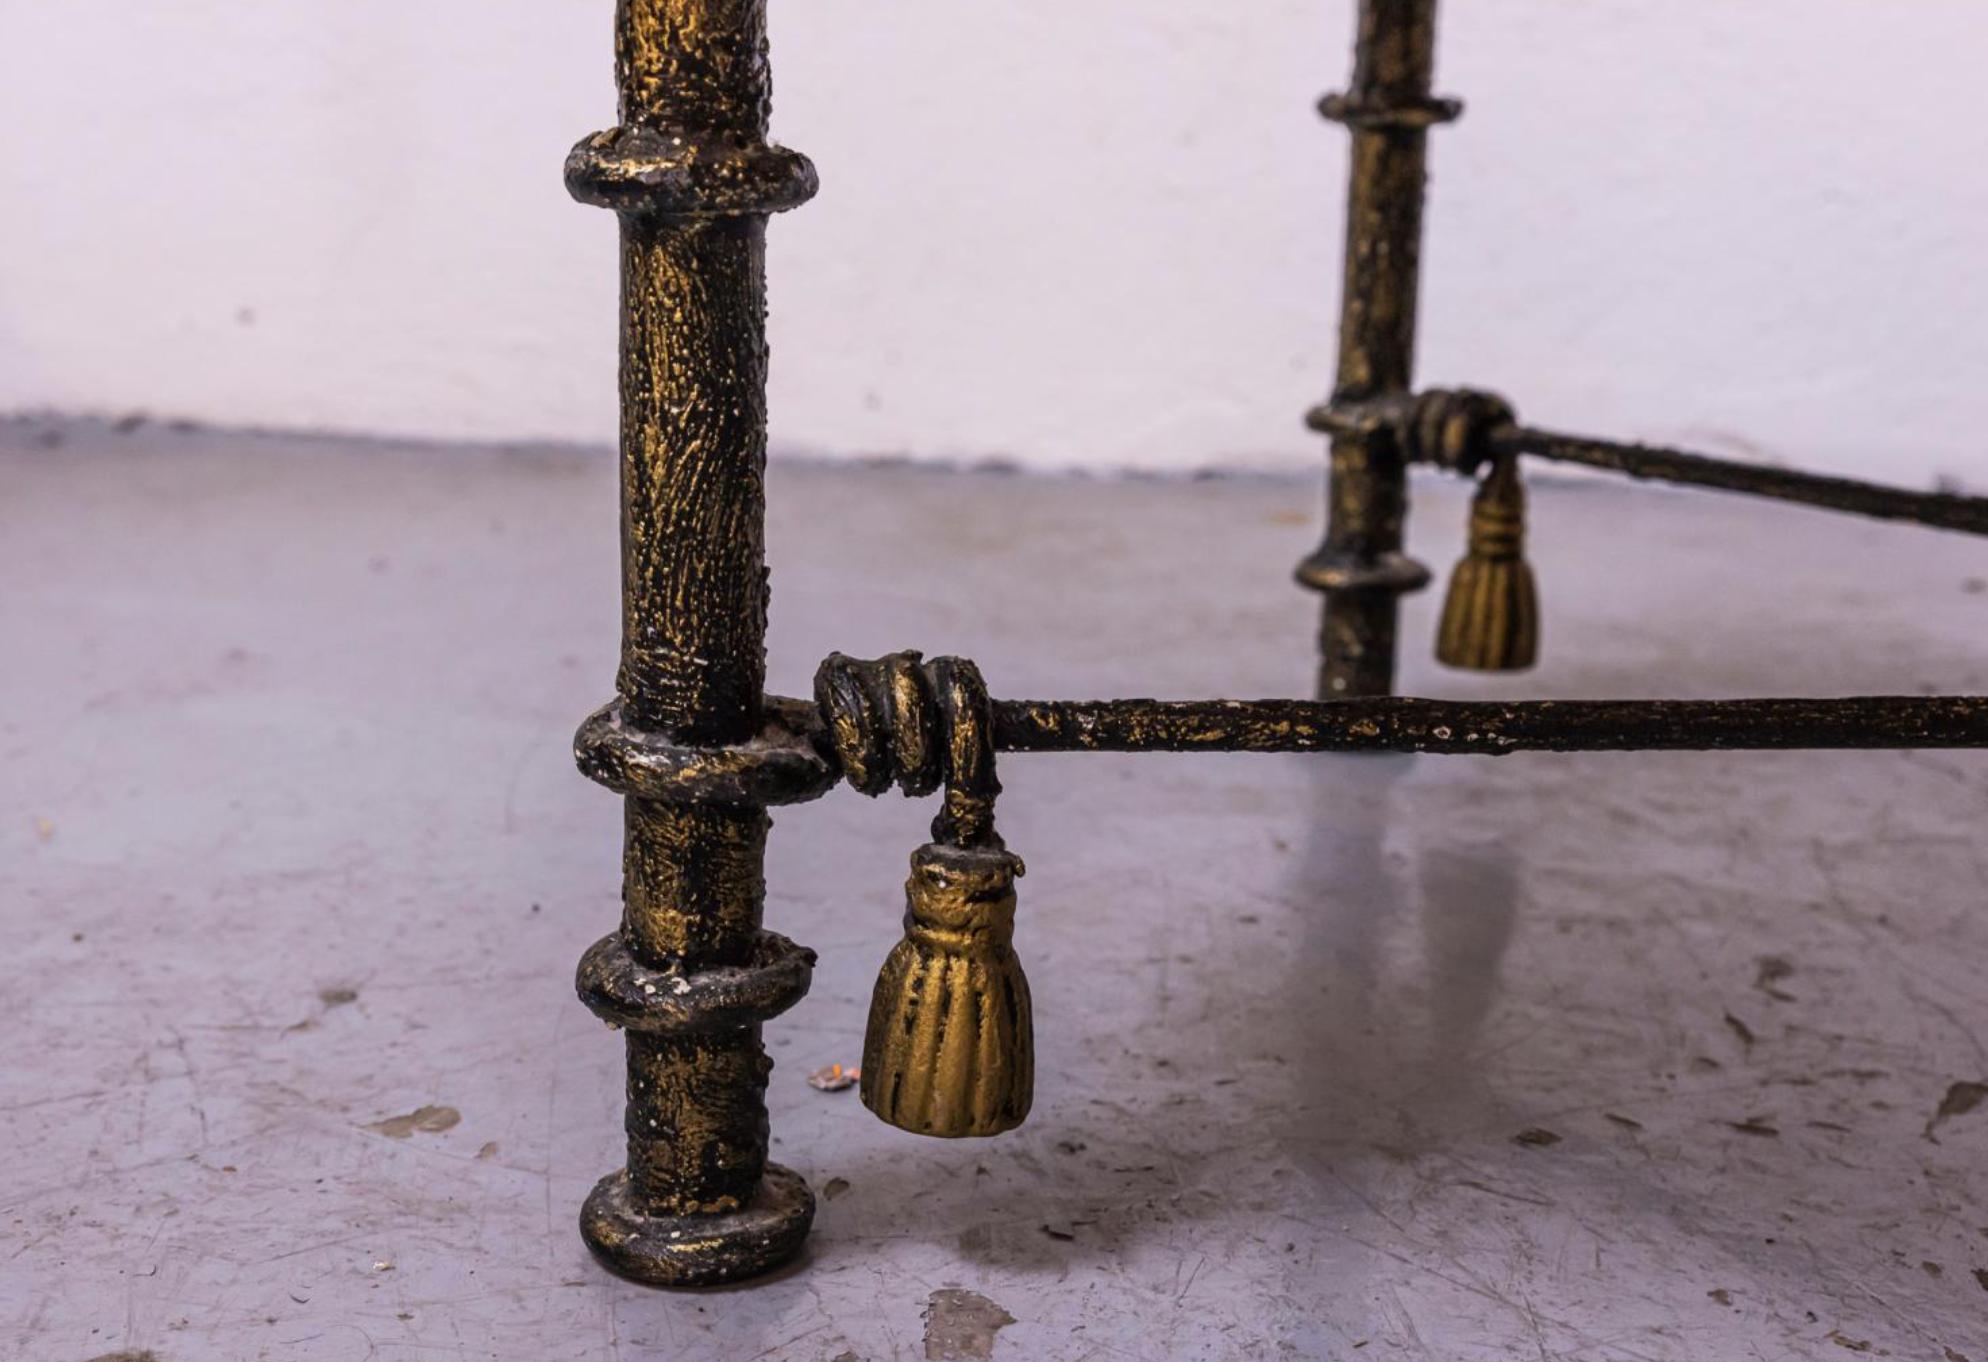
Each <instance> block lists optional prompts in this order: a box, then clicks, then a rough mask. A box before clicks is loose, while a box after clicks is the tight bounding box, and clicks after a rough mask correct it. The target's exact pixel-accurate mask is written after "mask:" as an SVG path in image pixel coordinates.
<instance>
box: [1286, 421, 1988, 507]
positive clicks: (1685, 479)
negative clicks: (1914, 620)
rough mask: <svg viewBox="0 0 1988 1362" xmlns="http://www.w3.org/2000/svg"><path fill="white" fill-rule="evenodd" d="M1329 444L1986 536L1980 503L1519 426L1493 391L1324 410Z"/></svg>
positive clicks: (1448, 464) (1443, 463) (1459, 468)
mask: <svg viewBox="0 0 1988 1362" xmlns="http://www.w3.org/2000/svg"><path fill="white" fill-rule="evenodd" d="M1305 419H1306V424H1308V425H1310V426H1311V427H1312V429H1314V430H1317V431H1320V432H1321V433H1324V434H1329V435H1332V436H1334V437H1335V438H1340V437H1344V438H1347V439H1359V440H1383V441H1386V442H1388V443H1389V444H1390V445H1391V446H1392V448H1393V449H1394V452H1395V455H1396V457H1397V458H1399V459H1401V460H1402V461H1403V462H1406V463H1427V464H1434V465H1435V466H1437V467H1439V468H1443V469H1447V470H1448V471H1450V472H1453V473H1465V474H1469V473H1475V472H1476V471H1477V470H1478V469H1479V468H1480V467H1482V466H1483V465H1485V464H1486V463H1489V462H1490V461H1492V460H1493V459H1498V458H1507V459H1509V458H1514V457H1517V456H1519V455H1525V456H1528V457H1532V458H1538V459H1545V460H1548V461H1550V462H1553V463H1568V464H1578V465H1580V466H1582V467H1586V468H1597V469H1601V470H1604V471H1606V472H1611V473H1622V474H1625V475H1627V476H1628V477H1632V478H1644V479H1649V480H1651V481H1656V482H1669V483H1677V484H1680V485H1682V486H1687V487H1704V488H1709V489H1711V490H1714V491H1721V492H1738V493H1742V494H1744V495H1748V496H1757V497H1767V498H1770V499H1773V500H1776V501H1791V502H1795V503H1797V504H1800V505H1805V506H1816V507H1820V508H1822V509H1824V510H1829V511H1842V512H1844V513H1846V514H1849V515H1860V516H1868V517H1870V518H1871V519H1873V520H1905V521H1910V522H1912V523H1913V524H1917V525H1925V526H1928V527H1929V528H1932V529H1939V530H1956V531H1959V532H1961V533H1963V534H1988V497H1973V496H1963V495H1960V494H1958V493H1953V492H1914V491H1911V490H1909V489H1907V488H1903V487H1886V486H1883V485H1881V484H1879V483H1873V482H1865V481H1862V480H1861V479H1857V478H1835V477H1824V476H1821V475H1819V474H1815V473H1802V472H1798V471H1795V470H1793V469H1787V468H1772V467H1768V466H1766V465H1764V464H1750V463H1741V462H1739V461H1737V460H1734V459H1719V458H1713V457H1712V456H1710V455H1706V454H1694V453H1690V452H1688V451H1686V450H1681V449H1668V448H1664V447H1662V446H1657V445H1642V444H1631V443H1627V442H1624V441H1620V440H1599V439H1595V438H1594V437H1592V436H1585V435H1566V434H1562V433H1560V432H1557V431H1550V430H1539V429H1536V428H1534V427H1531V426H1525V425H1521V424H1520V423H1519V420H1518V417H1517V416H1516V415H1515V414H1514V413H1513V411H1512V407H1511V404H1510V403H1508V402H1506V401H1505V399H1504V398H1502V397H1499V396H1497V395H1496V394H1495V393H1486V392H1477V391H1473V390H1471V389H1467V388H1434V389H1428V390H1425V391H1423V392H1418V393H1413V394H1408V393H1400V394H1394V395H1391V396H1385V397H1380V398H1375V399H1373V400H1371V401H1364V400H1363V401H1351V402H1328V403H1325V404H1323V405H1321V406H1318V407H1315V408H1313V409H1312V410H1311V412H1309V413H1308V414H1307V416H1306V418H1305Z"/></svg>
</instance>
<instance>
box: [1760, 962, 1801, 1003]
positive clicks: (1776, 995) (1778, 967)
mask: <svg viewBox="0 0 1988 1362" xmlns="http://www.w3.org/2000/svg"><path fill="white" fill-rule="evenodd" d="M1754 969H1755V973H1754V976H1753V986H1754V987H1755V988H1757V989H1759V990H1760V991H1761V992H1762V993H1765V994H1766V995H1767V996H1768V997H1770V998H1772V999H1773V1000H1774V1001H1775V1002H1777V1003H1792V1002H1794V1001H1795V995H1794V994H1792V993H1789V992H1786V991H1784V990H1782V989H1779V988H1776V987H1775V985H1777V984H1779V983H1780V982H1781V981H1782V980H1783V979H1786V978H1788V977H1789V976H1790V975H1792V974H1793V973H1794V972H1795V967H1794V966H1793V965H1792V964H1790V963H1789V962H1788V961H1786V960H1784V959H1782V958H1781V957H1780V956H1778V955H1763V956H1761V957H1760V959H1758V960H1756V961H1754Z"/></svg>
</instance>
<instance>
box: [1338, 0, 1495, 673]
mask: <svg viewBox="0 0 1988 1362" xmlns="http://www.w3.org/2000/svg"><path fill="white" fill-rule="evenodd" d="M1435 44H1436V3H1435V0H1361V5H1360V29H1359V39H1358V44H1357V47H1356V51H1355V58H1354V69H1353V81H1352V86H1351V88H1350V90H1349V91H1348V92H1347V93H1346V94H1345V95H1342V96H1334V97H1329V98H1328V99H1327V100H1326V101H1325V102H1324V103H1323V104H1322V105H1321V111H1322V112H1323V113H1324V114H1325V116H1326V117H1327V118H1331V119H1336V120H1337V121H1339V122H1342V123H1344V124H1346V125H1347V128H1348V130H1349V131H1350V132H1351V134H1352V139H1353V157H1352V165H1353V169H1352V182H1351V184H1350V186H1349V188H1348V192H1347V208H1346V272H1345V280H1344V284H1343V289H1344V292H1343V294H1342V301H1341V304H1340V319H1339V372H1338V377H1337V379H1336V380H1335V382H1334V384H1333V397H1334V400H1336V401H1342V402H1349V401H1362V400H1366V399H1371V398H1375V397H1381V396H1385V395H1387V394H1390V393H1400V392H1406V391H1408V390H1409V386H1410V384H1411V382H1412V380H1413V377H1414V364H1415V308H1416V293H1417V289H1418V285H1419V283H1420V274H1421V252H1422V197H1423V180H1424V179H1425V178H1426V176H1427V160H1428V129H1429V127H1430V126H1431V125H1432V124H1434V123H1439V122H1443V121H1447V120H1448V119H1451V118H1454V117H1456V115H1457V114H1458V113H1459V112H1460V106H1458V105H1456V104H1454V103H1453V102H1450V101H1444V100H1435V99H1432V98H1431V96H1430V81H1431V76H1432V73H1433V69H1434V65H1435ZM1326 500H1327V507H1326V532H1325V542H1324V543H1323V544H1321V545H1320V547H1319V548H1318V550H1317V551H1316V552H1314V553H1313V554H1312V555H1311V556H1310V557H1309V558H1307V559H1306V560H1305V561H1304V562H1303V563H1301V564H1300V565H1299V567H1298V580H1299V581H1300V582H1303V583H1304V584H1306V585H1308V586H1311V587H1313V588H1314V589H1318V590H1323V591H1324V592H1325V606H1324V613H1323V615H1322V617H1321V623H1320V630H1319V651H1320V662H1319V676H1318V687H1317V690H1318V694H1319V695H1320V696H1321V697H1323V698H1328V699H1329V698H1333V697H1336V696H1359V695H1386V694H1388V693H1389V692H1390V691H1391V690H1393V688H1394V660H1395V627H1396V619H1397V616H1398V613H1399V603H1398V597H1399V596H1401V595H1402V594H1403V593H1405V592H1410V591H1416V590H1419V589H1420V588H1421V587H1422V586H1423V585H1425V584H1426V583H1427V582H1428V573H1427V570H1426V569H1424V568H1422V567H1421V566H1420V565H1419V564H1417V563H1414V562H1412V561H1410V560H1407V559H1405V558H1404V557H1403V556H1402V552H1401V548H1402V532H1403V520H1404V519H1405V517H1406V516H1407V513H1408V502H1407V493H1406V488H1405V485H1404V482H1403V471H1402V465H1401V461H1400V460H1399V458H1397V457H1396V455H1395V454H1394V451H1393V450H1392V449H1391V448H1390V447H1389V446H1388V445H1387V444H1386V443H1385V442H1384V441H1379V440H1372V439H1365V438H1360V437H1358V436H1351V435H1348V436H1338V437H1335V438H1334V439H1333V442H1332V464H1331V473H1330V477H1329V480H1328V485H1327V498H1326Z"/></svg>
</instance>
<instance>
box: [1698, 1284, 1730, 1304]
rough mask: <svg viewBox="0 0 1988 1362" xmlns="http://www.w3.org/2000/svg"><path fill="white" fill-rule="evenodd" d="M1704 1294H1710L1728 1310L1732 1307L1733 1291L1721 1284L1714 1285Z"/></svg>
mask: <svg viewBox="0 0 1988 1362" xmlns="http://www.w3.org/2000/svg"><path fill="white" fill-rule="evenodd" d="M1705 1294H1706V1295H1708V1296H1710V1297H1711V1298H1712V1299H1713V1300H1715V1301H1717V1302H1718V1303H1719V1304H1721V1305H1723V1306H1725V1307H1726V1308H1727V1309H1728V1310H1730V1309H1732V1306H1733V1293H1732V1292H1730V1291H1728V1290H1726V1288H1725V1287H1723V1286H1718V1287H1714V1288H1712V1289H1711V1290H1710V1291H1707V1292H1706V1293H1705Z"/></svg>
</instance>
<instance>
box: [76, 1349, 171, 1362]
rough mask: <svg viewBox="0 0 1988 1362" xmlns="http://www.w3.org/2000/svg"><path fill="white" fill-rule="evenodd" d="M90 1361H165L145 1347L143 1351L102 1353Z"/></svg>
mask: <svg viewBox="0 0 1988 1362" xmlns="http://www.w3.org/2000/svg"><path fill="white" fill-rule="evenodd" d="M90 1362H165V1360H164V1359H163V1358H161V1357H160V1356H159V1355H158V1354H157V1353H155V1352H153V1351H152V1350H151V1349H149V1348H147V1349H146V1350H145V1351H143V1352H135V1353H132V1352H124V1353H104V1354H102V1355H101V1356H98V1357H93V1358H91V1359H90Z"/></svg>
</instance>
